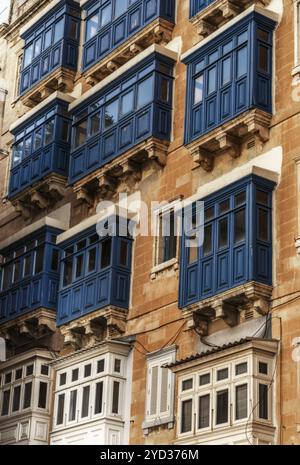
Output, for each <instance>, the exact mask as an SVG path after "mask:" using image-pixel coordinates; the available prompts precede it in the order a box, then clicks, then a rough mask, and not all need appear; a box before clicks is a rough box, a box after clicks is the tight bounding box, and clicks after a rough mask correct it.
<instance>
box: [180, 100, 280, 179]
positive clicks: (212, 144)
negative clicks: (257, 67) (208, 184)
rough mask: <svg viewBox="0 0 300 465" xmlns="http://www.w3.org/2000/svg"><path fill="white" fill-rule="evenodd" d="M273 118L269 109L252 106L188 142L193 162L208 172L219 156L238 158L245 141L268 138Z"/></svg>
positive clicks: (261, 140) (266, 139) (260, 140)
mask: <svg viewBox="0 0 300 465" xmlns="http://www.w3.org/2000/svg"><path fill="white" fill-rule="evenodd" d="M271 120H272V115H271V114H269V113H266V112H264V111H262V110H258V109H254V110H250V111H247V112H245V113H243V114H241V115H240V116H237V117H236V118H234V119H233V120H231V121H229V122H228V123H226V124H224V125H223V126H219V127H217V128H216V129H213V130H212V131H210V132H209V133H208V134H205V135H203V136H200V138H199V139H197V140H196V141H194V142H192V143H190V144H188V146H187V148H188V150H189V152H190V153H191V155H192V157H193V160H194V162H195V163H196V164H197V165H199V166H200V167H201V168H203V169H204V170H205V171H208V172H209V171H212V170H213V168H214V159H215V157H216V156H218V155H221V154H228V155H229V156H231V157H232V158H238V157H239V156H240V155H241V152H242V148H243V145H244V144H247V143H249V142H251V144H253V143H254V144H256V141H258V142H260V143H261V144H265V143H266V142H268V140H269V137H270V124H271Z"/></svg>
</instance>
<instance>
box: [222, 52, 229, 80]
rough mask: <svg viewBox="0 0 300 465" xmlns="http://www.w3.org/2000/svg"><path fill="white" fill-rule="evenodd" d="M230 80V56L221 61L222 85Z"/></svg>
mask: <svg viewBox="0 0 300 465" xmlns="http://www.w3.org/2000/svg"><path fill="white" fill-rule="evenodd" d="M229 82H231V57H228V58H226V59H225V60H223V62H222V86H224V85H225V84H228V83H229Z"/></svg>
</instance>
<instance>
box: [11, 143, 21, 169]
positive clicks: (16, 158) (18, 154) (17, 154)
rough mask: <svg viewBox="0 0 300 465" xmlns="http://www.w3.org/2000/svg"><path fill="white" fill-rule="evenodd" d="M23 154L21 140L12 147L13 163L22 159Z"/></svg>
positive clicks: (17, 162)
mask: <svg viewBox="0 0 300 465" xmlns="http://www.w3.org/2000/svg"><path fill="white" fill-rule="evenodd" d="M22 156H23V141H22V142H20V143H19V144H17V145H15V147H14V157H13V165H14V166H16V165H18V164H19V163H21V161H22Z"/></svg>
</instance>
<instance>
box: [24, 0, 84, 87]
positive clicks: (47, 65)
mask: <svg viewBox="0 0 300 465" xmlns="http://www.w3.org/2000/svg"><path fill="white" fill-rule="evenodd" d="M79 38H80V9H79V6H78V4H77V3H75V2H73V1H72V0H62V1H61V2H59V4H58V5H57V6H56V7H55V8H54V9H53V10H51V11H50V12H49V13H47V15H45V16H44V17H43V18H41V19H40V20H39V21H37V23H36V24H35V25H34V26H33V27H31V28H30V29H29V30H28V31H26V33H24V35H23V36H22V39H24V41H25V46H24V56H23V64H22V72H21V79H20V94H21V95H23V94H24V93H26V92H27V91H28V90H30V89H31V88H32V87H33V86H35V85H36V84H37V83H38V82H40V81H41V80H42V79H44V78H45V77H46V76H47V75H48V74H49V73H51V72H52V71H54V70H55V69H57V68H59V67H65V68H68V69H70V70H72V71H76V69H77V58H78V46H79Z"/></svg>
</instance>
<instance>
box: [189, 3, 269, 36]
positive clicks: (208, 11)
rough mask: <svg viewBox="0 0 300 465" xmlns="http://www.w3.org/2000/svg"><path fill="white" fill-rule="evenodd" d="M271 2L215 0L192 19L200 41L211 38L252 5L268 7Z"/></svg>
mask: <svg viewBox="0 0 300 465" xmlns="http://www.w3.org/2000/svg"><path fill="white" fill-rule="evenodd" d="M270 1H271V0H215V1H214V2H212V3H211V4H210V5H209V6H208V7H206V8H205V9H203V10H201V11H200V12H199V13H198V14H197V15H196V16H195V17H193V18H192V19H191V22H192V24H193V25H194V27H195V30H196V31H197V34H198V35H199V38H200V40H202V39H204V38H205V37H207V36H209V35H210V34H211V33H212V32H214V31H215V30H217V29H218V28H219V27H221V26H222V25H223V24H225V23H226V22H228V21H229V20H230V19H232V18H234V17H235V16H237V15H239V14H240V13H241V12H242V11H243V10H245V9H246V8H248V7H250V6H251V5H258V6H267V5H268V4H269V3H270Z"/></svg>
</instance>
